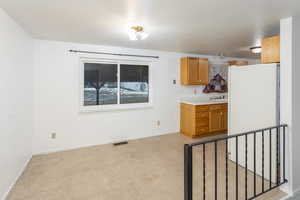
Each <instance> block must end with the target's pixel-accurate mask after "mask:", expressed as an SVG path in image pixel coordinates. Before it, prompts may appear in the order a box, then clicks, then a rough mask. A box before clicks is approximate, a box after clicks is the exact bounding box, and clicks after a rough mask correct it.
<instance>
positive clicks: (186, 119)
mask: <svg viewBox="0 0 300 200" xmlns="http://www.w3.org/2000/svg"><path fill="white" fill-rule="evenodd" d="M180 112H181V114H180V132H181V133H183V134H184V135H187V136H190V137H198V136H206V135H209V134H212V133H217V132H224V131H226V130H227V113H228V111H227V104H212V105H191V104H185V103H181V105H180Z"/></svg>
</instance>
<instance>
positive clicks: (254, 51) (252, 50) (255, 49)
mask: <svg viewBox="0 0 300 200" xmlns="http://www.w3.org/2000/svg"><path fill="white" fill-rule="evenodd" d="M250 50H251V52H252V53H255V54H258V53H261V47H260V46H256V47H251V48H250Z"/></svg>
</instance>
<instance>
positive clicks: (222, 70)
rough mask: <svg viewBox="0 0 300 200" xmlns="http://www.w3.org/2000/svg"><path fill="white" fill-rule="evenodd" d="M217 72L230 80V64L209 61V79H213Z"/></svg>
mask: <svg viewBox="0 0 300 200" xmlns="http://www.w3.org/2000/svg"><path fill="white" fill-rule="evenodd" d="M217 74H220V75H221V76H222V77H223V78H224V79H225V80H226V81H228V64H227V63H224V64H223V63H221V64H220V63H217V64H214V63H209V80H211V79H212V78H213V77H214V76H215V75H217Z"/></svg>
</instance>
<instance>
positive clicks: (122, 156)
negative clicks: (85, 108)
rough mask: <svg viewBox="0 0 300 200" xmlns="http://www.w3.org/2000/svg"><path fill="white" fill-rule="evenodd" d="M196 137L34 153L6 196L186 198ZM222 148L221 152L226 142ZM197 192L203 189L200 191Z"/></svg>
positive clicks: (43, 199)
mask: <svg viewBox="0 0 300 200" xmlns="http://www.w3.org/2000/svg"><path fill="white" fill-rule="evenodd" d="M192 141H195V140H192V139H190V138H187V137H185V136H183V135H181V134H169V135H164V136H157V137H151V138H146V139H139V140H134V141H130V142H129V144H127V145H124V146H112V145H110V144H109V145H99V146H95V147H89V148H81V149H78V150H72V151H65V152H58V153H52V154H48V155H40V156H34V157H33V158H32V160H31V161H30V163H29V165H28V167H27V168H26V170H25V171H24V173H23V175H22V176H21V177H20V179H19V180H18V182H17V183H16V185H15V186H14V188H13V189H12V191H11V192H10V194H9V196H8V198H7V199H8V200H183V144H184V143H189V142H192ZM220 145H221V146H222V144H220ZM219 150H220V153H222V152H221V151H222V147H220V148H219ZM208 164H209V162H208ZM209 167H210V166H208V168H209ZM220 167H221V168H223V166H221V165H220ZM211 169H212V168H211ZM241 170H242V169H241ZM195 176H198V175H197V173H195ZM199 176H201V175H199ZM211 176H212V175H209V172H208V177H210V178H211ZM220 176H222V175H220ZM230 177H231V178H232V179H233V178H234V177H233V176H232V175H231V176H230ZM198 178H201V177H197V178H195V179H196V180H198ZM220 179H222V177H220ZM212 181H213V179H211V182H210V183H209V182H208V184H207V185H208V186H207V188H208V191H207V194H208V198H207V199H208V200H209V199H212V198H213V197H212V195H210V192H209V191H211V190H212V189H213V187H212V185H213V183H212ZM231 181H233V180H231ZM196 184H198V185H199V188H201V187H202V185H201V183H200V182H199V183H196ZM195 187H196V186H195ZM230 187H231V188H232V185H231V186H230ZM219 192H220V195H221V194H222V191H221V190H220V191H219ZM194 195H202V192H201V191H200V189H199V191H197V190H196V191H195V193H194ZM284 195H285V194H284V193H282V192H280V191H279V190H275V191H272V192H270V193H268V194H267V195H266V196H263V197H260V199H273V200H277V199H280V198H281V197H282V196H284ZM197 199H199V200H200V199H202V196H200V197H198V198H197ZM219 199H220V200H222V199H224V198H222V197H220V198H219Z"/></svg>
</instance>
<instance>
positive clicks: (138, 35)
mask: <svg viewBox="0 0 300 200" xmlns="http://www.w3.org/2000/svg"><path fill="white" fill-rule="evenodd" d="M128 36H129V39H130V40H144V39H146V38H147V37H148V36H149V34H148V33H146V32H145V31H144V28H143V27H142V26H133V27H131V28H130V30H129V33H128Z"/></svg>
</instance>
